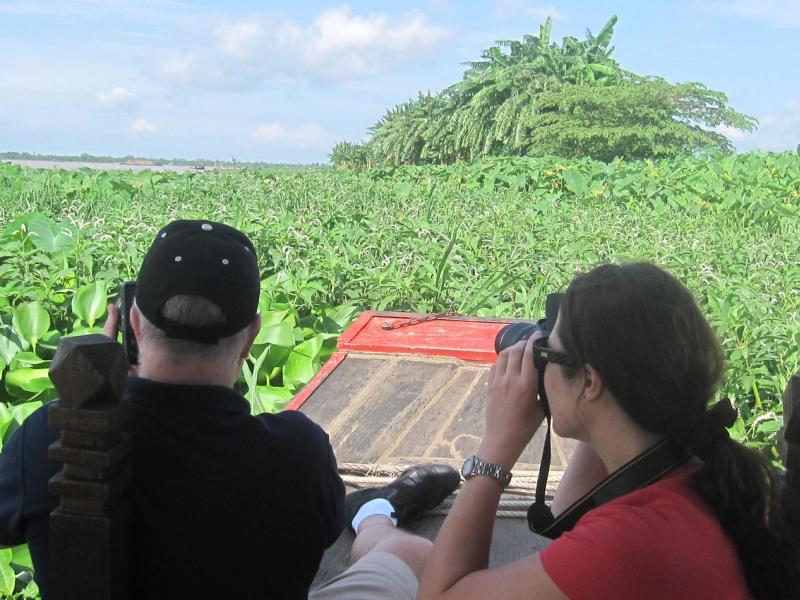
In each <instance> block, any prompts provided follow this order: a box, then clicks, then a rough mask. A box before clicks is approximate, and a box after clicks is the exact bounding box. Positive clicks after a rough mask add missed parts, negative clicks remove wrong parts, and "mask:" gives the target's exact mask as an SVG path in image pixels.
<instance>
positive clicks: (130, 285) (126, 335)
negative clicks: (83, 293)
mask: <svg viewBox="0 0 800 600" xmlns="http://www.w3.org/2000/svg"><path fill="white" fill-rule="evenodd" d="M135 295H136V282H135V281H126V282H125V283H123V284H122V287H121V288H120V290H119V298H118V299H117V308H119V325H118V329H119V331H120V333H122V346H123V347H124V348H125V355H126V356H127V357H128V364H131V365H136V364H139V347H138V346H137V345H136V337H135V336H134V335H133V328H132V327H131V306H133V298H134V296H135Z"/></svg>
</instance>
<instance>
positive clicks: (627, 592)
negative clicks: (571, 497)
mask: <svg viewBox="0 0 800 600" xmlns="http://www.w3.org/2000/svg"><path fill="white" fill-rule="evenodd" d="M698 469H699V467H697V466H688V467H682V468H680V469H677V470H676V471H675V472H674V473H671V474H670V475H668V476H667V477H665V478H664V479H661V480H660V481H657V482H656V483H653V484H651V485H649V486H647V487H646V488H643V489H641V490H637V491H635V492H631V493H630V494H627V495H625V496H622V497H620V498H617V499H616V500H612V501H611V502H608V503H607V504H604V505H602V506H600V507H598V508H595V509H594V510H592V511H590V512H588V513H587V514H585V515H584V516H583V517H582V518H581V519H580V520H579V521H578V523H577V524H576V525H575V527H574V528H573V529H572V530H571V531H568V532H567V533H564V534H563V535H562V536H561V537H559V538H557V539H556V540H554V541H553V542H552V543H551V544H550V545H549V546H547V547H546V548H545V549H544V550H542V552H541V554H540V557H541V560H542V565H543V566H544V569H545V571H547V574H548V575H549V576H550V578H551V579H552V580H553V582H555V584H556V585H557V586H558V588H559V589H560V590H561V591H562V592H563V593H564V594H565V595H566V596H567V597H568V598H570V600H582V599H584V598H586V599H591V600H603V599H605V598H609V599H611V598H613V599H614V600H622V599H626V598H632V599H634V598H635V599H638V598H646V599H647V600H657V599H659V598H664V599H665V600H666V599H669V600H683V599H686V600H696V599H697V598H703V599H704V600H712V599H715V598H720V599H723V598H724V599H725V600H738V599H741V600H747V599H749V598H750V594H749V592H748V589H747V583H746V581H745V578H744V573H743V571H742V567H741V564H740V563H739V559H738V557H737V555H736V549H735V547H734V546H733V543H732V542H731V541H730V539H729V538H728V537H727V536H726V535H725V533H724V532H723V531H722V527H721V526H720V524H719V521H718V520H717V519H716V517H715V516H714V514H713V513H712V512H711V510H710V509H709V508H708V505H707V504H706V503H705V502H704V501H703V500H702V498H701V497H700V496H699V495H698V494H697V493H695V492H694V491H693V490H692V489H691V488H690V487H689V481H690V478H691V476H692V475H693V474H694V473H695V472H696V471H697V470H698Z"/></svg>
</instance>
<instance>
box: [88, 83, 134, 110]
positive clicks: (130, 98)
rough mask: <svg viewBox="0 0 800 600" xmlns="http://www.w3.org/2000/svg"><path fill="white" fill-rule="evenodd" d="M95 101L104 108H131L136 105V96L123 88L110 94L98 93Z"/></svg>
mask: <svg viewBox="0 0 800 600" xmlns="http://www.w3.org/2000/svg"><path fill="white" fill-rule="evenodd" d="M95 99H96V100H97V103H98V104H99V105H100V106H101V107H103V108H130V107H132V106H133V105H134V104H135V103H136V95H135V94H134V93H133V92H131V91H129V90H127V89H125V88H124V87H122V86H116V87H114V88H112V89H111V91H109V92H97V94H96V95H95Z"/></svg>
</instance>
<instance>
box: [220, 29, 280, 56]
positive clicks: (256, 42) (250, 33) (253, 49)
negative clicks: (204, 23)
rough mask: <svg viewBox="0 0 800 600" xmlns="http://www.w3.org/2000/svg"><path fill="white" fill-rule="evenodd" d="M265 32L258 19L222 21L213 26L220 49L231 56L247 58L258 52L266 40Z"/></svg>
mask: <svg viewBox="0 0 800 600" xmlns="http://www.w3.org/2000/svg"><path fill="white" fill-rule="evenodd" d="M266 35H267V32H266V31H265V30H264V27H263V26H262V25H261V23H259V22H258V21H242V22H240V23H223V24H221V25H217V26H216V27H215V28H214V37H216V39H217V42H218V43H219V45H220V50H222V53H223V54H226V55H228V56H230V57H232V58H235V59H238V60H249V59H251V58H253V57H254V56H255V55H257V54H258V52H259V50H260V49H261V48H262V47H263V44H264V43H265V41H266Z"/></svg>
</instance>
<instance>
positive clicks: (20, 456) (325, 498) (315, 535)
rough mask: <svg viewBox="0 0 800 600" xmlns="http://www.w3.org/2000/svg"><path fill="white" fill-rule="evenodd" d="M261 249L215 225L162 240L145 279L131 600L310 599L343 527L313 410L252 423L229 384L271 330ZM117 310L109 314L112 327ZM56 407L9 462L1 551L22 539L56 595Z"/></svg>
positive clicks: (42, 415)
mask: <svg viewBox="0 0 800 600" xmlns="http://www.w3.org/2000/svg"><path fill="white" fill-rule="evenodd" d="M258 296H259V270H258V266H257V261H256V256H255V248H254V247H253V245H252V243H251V242H250V240H249V239H248V238H247V237H246V236H245V235H244V234H242V233H241V232H239V231H237V230H236V229H233V228H232V227H228V226H226V225H223V224H220V223H213V222H210V221H175V222H173V223H170V224H169V225H167V226H166V227H164V228H163V229H162V230H161V231H159V232H158V234H157V235H156V238H155V240H154V242H153V244H152V246H151V247H150V250H149V251H148V252H147V255H146V256H145V258H144V261H143V263H142V267H141V271H140V273H139V277H138V279H137V288H136V299H135V304H134V306H133V308H132V310H131V315H130V319H131V325H132V327H133V330H134V333H135V335H136V339H137V342H138V345H139V350H140V357H139V364H138V366H137V367H134V368H133V369H132V376H131V377H129V379H128V382H127V384H126V400H128V401H130V402H131V408H132V411H131V412H132V417H131V419H130V422H129V425H128V427H129V429H130V432H131V434H132V439H133V449H132V452H131V457H130V463H131V470H132V475H133V483H132V486H131V495H132V496H131V501H132V515H133V516H132V518H133V528H132V541H131V546H132V548H131V549H132V574H133V577H132V579H133V585H134V588H135V589H134V593H133V596H132V597H134V598H210V597H215V598H216V597H228V598H253V597H260V598H303V597H305V595H306V594H307V592H308V588H309V585H310V583H311V581H312V580H313V577H314V574H315V573H316V570H317V568H318V566H319V562H320V559H321V557H322V553H323V550H324V549H325V548H326V547H328V546H329V545H330V544H332V543H333V542H334V541H335V540H336V538H337V537H338V535H339V533H340V532H341V530H342V528H343V527H344V520H345V509H344V486H343V484H342V481H341V479H340V477H339V475H338V473H337V471H336V462H335V459H334V456H333V452H332V450H331V447H330V444H329V442H328V438H327V435H326V434H325V432H324V431H322V429H321V428H320V427H319V426H317V425H316V424H314V423H313V422H312V421H310V420H309V419H308V418H307V417H305V416H304V415H303V414H301V413H299V412H295V411H286V412H283V413H280V414H277V415H258V416H251V415H250V406H249V403H248V402H247V400H245V398H243V397H242V396H241V395H240V394H239V393H238V392H236V391H235V390H234V389H233V384H234V382H235V381H236V379H237V377H238V375H239V373H240V372H241V369H242V363H243V361H244V360H245V358H246V357H247V355H248V353H249V351H250V347H251V345H252V343H253V340H254V338H255V336H256V334H257V333H258V330H259V327H260V318H259V316H258V315H257V314H256V312H257V308H258ZM118 319H119V313H118V311H117V310H116V309H115V308H114V307H110V308H109V320H108V322H107V323H106V328H105V333H106V334H107V335H112V336H113V335H115V333H116V324H117V321H118ZM46 408H47V407H43V408H42V409H40V410H39V411H37V412H36V413H34V414H33V415H31V416H30V417H29V418H28V419H27V420H26V421H25V423H24V424H23V426H22V427H20V429H19V430H17V431H16V432H15V434H14V435H13V436H12V438H11V439H10V440H9V442H8V444H7V446H6V447H5V448H4V449H3V453H2V454H0V543H3V544H18V543H23V542H27V543H28V544H29V546H30V549H31V556H32V558H33V561H34V564H35V567H36V577H37V582H38V583H39V585H40V588H41V590H42V595H43V597H44V598H45V599H46V598H47V594H48V579H47V574H48V573H47V557H48V543H47V539H48V524H47V522H48V515H49V513H50V512H51V511H52V510H53V509H54V508H55V506H56V498H55V497H53V496H50V495H48V493H47V480H48V479H49V478H50V477H51V476H52V475H54V474H55V473H56V471H57V470H58V469H59V465H57V464H55V463H50V462H48V461H47V446H48V445H49V444H50V443H51V442H53V441H54V440H55V439H56V437H57V433H56V431H55V430H53V429H50V428H49V427H48V426H47V411H46Z"/></svg>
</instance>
